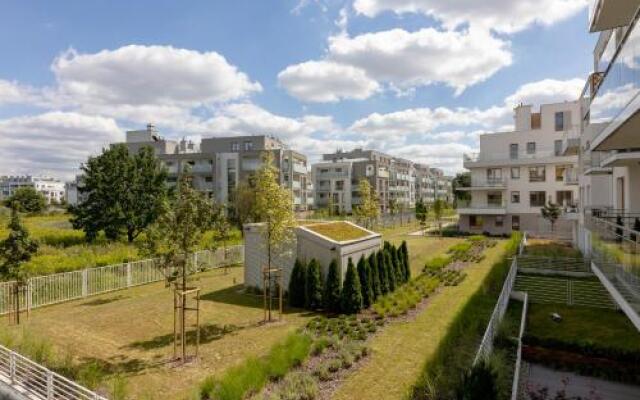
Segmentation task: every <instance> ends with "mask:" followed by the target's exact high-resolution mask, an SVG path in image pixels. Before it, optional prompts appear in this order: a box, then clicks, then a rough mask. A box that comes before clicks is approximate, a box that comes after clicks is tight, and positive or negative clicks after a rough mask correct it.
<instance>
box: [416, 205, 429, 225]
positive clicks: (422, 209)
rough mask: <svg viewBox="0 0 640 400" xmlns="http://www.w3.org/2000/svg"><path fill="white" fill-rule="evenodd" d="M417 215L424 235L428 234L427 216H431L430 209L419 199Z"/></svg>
mask: <svg viewBox="0 0 640 400" xmlns="http://www.w3.org/2000/svg"><path fill="white" fill-rule="evenodd" d="M415 213H416V219H417V220H418V222H419V223H420V230H421V231H422V232H423V234H426V230H427V215H428V214H429V208H428V207H427V205H426V204H425V203H424V201H422V198H419V199H418V201H417V202H416V209H415Z"/></svg>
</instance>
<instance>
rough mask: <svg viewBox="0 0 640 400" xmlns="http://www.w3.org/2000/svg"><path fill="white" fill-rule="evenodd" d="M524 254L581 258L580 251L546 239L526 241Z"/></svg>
mask: <svg viewBox="0 0 640 400" xmlns="http://www.w3.org/2000/svg"><path fill="white" fill-rule="evenodd" d="M525 254H526V255H530V256H542V257H569V258H582V253H580V250H577V249H575V248H573V247H572V246H571V245H570V244H569V243H562V242H557V241H553V240H548V239H528V240H527V247H526V249H525Z"/></svg>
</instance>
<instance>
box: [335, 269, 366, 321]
mask: <svg viewBox="0 0 640 400" xmlns="http://www.w3.org/2000/svg"><path fill="white" fill-rule="evenodd" d="M340 308H341V309H342V312H345V313H349V314H353V313H357V312H358V311H360V310H361V309H362V287H361V286H360V278H359V277H358V273H357V272H356V268H355V267H354V266H353V260H351V258H349V262H348V264H347V273H346V275H345V278H344V287H343V288H342V294H341V298H340Z"/></svg>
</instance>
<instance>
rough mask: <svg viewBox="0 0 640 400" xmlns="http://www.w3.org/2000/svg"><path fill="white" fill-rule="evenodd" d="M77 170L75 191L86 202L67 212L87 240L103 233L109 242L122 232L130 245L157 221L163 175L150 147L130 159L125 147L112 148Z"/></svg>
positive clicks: (163, 197) (163, 193) (164, 193)
mask: <svg viewBox="0 0 640 400" xmlns="http://www.w3.org/2000/svg"><path fill="white" fill-rule="evenodd" d="M81 169H82V172H83V174H84V176H83V184H82V185H81V186H79V187H78V191H79V192H80V193H82V194H83V195H85V196H86V200H85V201H84V202H82V203H80V204H79V205H77V206H74V207H70V208H69V211H70V212H71V213H72V214H73V218H72V219H71V223H72V224H73V227H74V228H75V229H82V230H84V232H85V234H86V237H87V239H88V240H90V241H92V240H94V239H95V238H96V237H97V235H98V233H99V232H100V231H104V232H105V234H106V236H107V237H108V238H109V239H116V238H117V237H118V236H119V235H120V234H121V233H123V232H124V233H126V235H127V239H128V240H129V242H132V241H133V240H134V239H135V238H136V237H137V236H138V235H139V234H140V233H141V232H142V231H143V230H144V229H145V228H146V227H147V226H149V225H151V224H152V223H154V222H155V221H156V220H157V219H158V217H159V215H160V213H161V212H162V207H163V204H164V202H165V200H166V198H167V188H166V186H165V180H166V177H167V173H166V170H165V169H164V168H163V167H162V166H161V165H160V162H159V160H158V159H157V158H156V157H155V155H154V153H153V149H152V148H151V147H144V148H142V149H141V150H140V151H139V152H138V154H136V155H133V156H131V155H130V154H129V151H128V150H127V147H126V146H125V145H123V144H119V145H115V146H113V147H112V148H110V149H107V150H103V152H102V154H101V155H99V156H97V157H89V160H88V161H87V163H86V164H84V165H83V166H82V167H81Z"/></svg>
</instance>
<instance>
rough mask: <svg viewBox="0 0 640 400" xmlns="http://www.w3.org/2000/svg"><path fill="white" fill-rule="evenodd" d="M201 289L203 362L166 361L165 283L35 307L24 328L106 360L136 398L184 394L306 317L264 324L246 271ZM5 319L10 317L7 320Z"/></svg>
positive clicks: (211, 279) (205, 281)
mask: <svg viewBox="0 0 640 400" xmlns="http://www.w3.org/2000/svg"><path fill="white" fill-rule="evenodd" d="M198 277H199V279H198V281H197V283H196V284H197V285H198V286H199V287H201V288H202V292H201V293H202V301H201V313H200V317H201V327H202V331H201V332H202V333H201V335H202V336H201V343H202V344H201V347H200V359H199V361H198V362H197V363H195V364H193V365H188V366H185V367H174V366H171V365H169V364H167V360H168V359H169V358H170V356H171V355H172V351H173V346H172V340H173V329H172V324H173V311H172V306H173V299H172V292H171V290H170V289H168V288H165V287H164V284H163V283H158V284H151V285H146V286H141V287H137V288H133V289H130V290H123V291H118V292H114V293H111V294H106V295H101V296H95V297H91V298H89V299H86V300H82V301H74V302H69V303H65V304H61V305H56V306H51V307H45V308H42V309H36V310H34V312H32V315H31V318H30V320H29V321H28V322H27V323H26V324H24V326H23V327H10V328H6V329H9V332H10V333H14V334H16V335H17V334H18V331H19V330H21V329H23V328H24V329H26V330H27V332H30V333H32V334H33V335H37V336H38V337H41V338H48V340H50V342H51V343H52V344H53V346H54V348H55V349H58V350H60V351H62V352H66V351H71V352H72V353H73V354H74V356H75V358H76V360H77V361H80V362H87V361H91V360H100V361H101V362H104V363H107V364H108V365H109V367H110V368H112V369H113V370H114V371H116V370H117V371H122V372H123V373H124V375H125V377H126V378H127V380H128V388H129V392H130V393H129V397H130V398H135V399H184V398H187V397H188V396H189V395H190V392H191V391H192V390H194V388H197V386H198V384H199V383H200V382H201V381H202V380H203V379H204V378H205V377H207V376H210V375H217V374H220V373H221V372H222V371H224V370H225V369H226V368H229V367H231V366H233V365H236V364H238V363H240V362H242V361H243V360H245V359H246V358H247V357H250V356H261V355H263V354H266V353H267V352H268V350H269V349H270V347H271V346H272V345H273V344H274V343H276V342H278V341H279V340H282V339H283V338H284V337H285V336H286V335H287V334H288V333H290V332H292V331H293V330H295V329H296V328H297V327H299V326H302V325H303V324H305V323H306V321H307V319H308V318H307V314H306V313H304V314H302V313H288V314H286V315H285V317H284V322H282V323H272V324H267V325H262V324H261V323H260V322H261V321H262V318H263V310H262V297H260V296H255V295H248V294H244V293H242V292H241V283H242V279H243V278H242V277H243V269H242V268H240V267H237V268H230V269H229V273H228V274H227V275H225V274H224V271H222V270H216V271H210V272H207V273H204V274H201V275H199V276H198ZM3 323H4V321H3Z"/></svg>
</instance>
